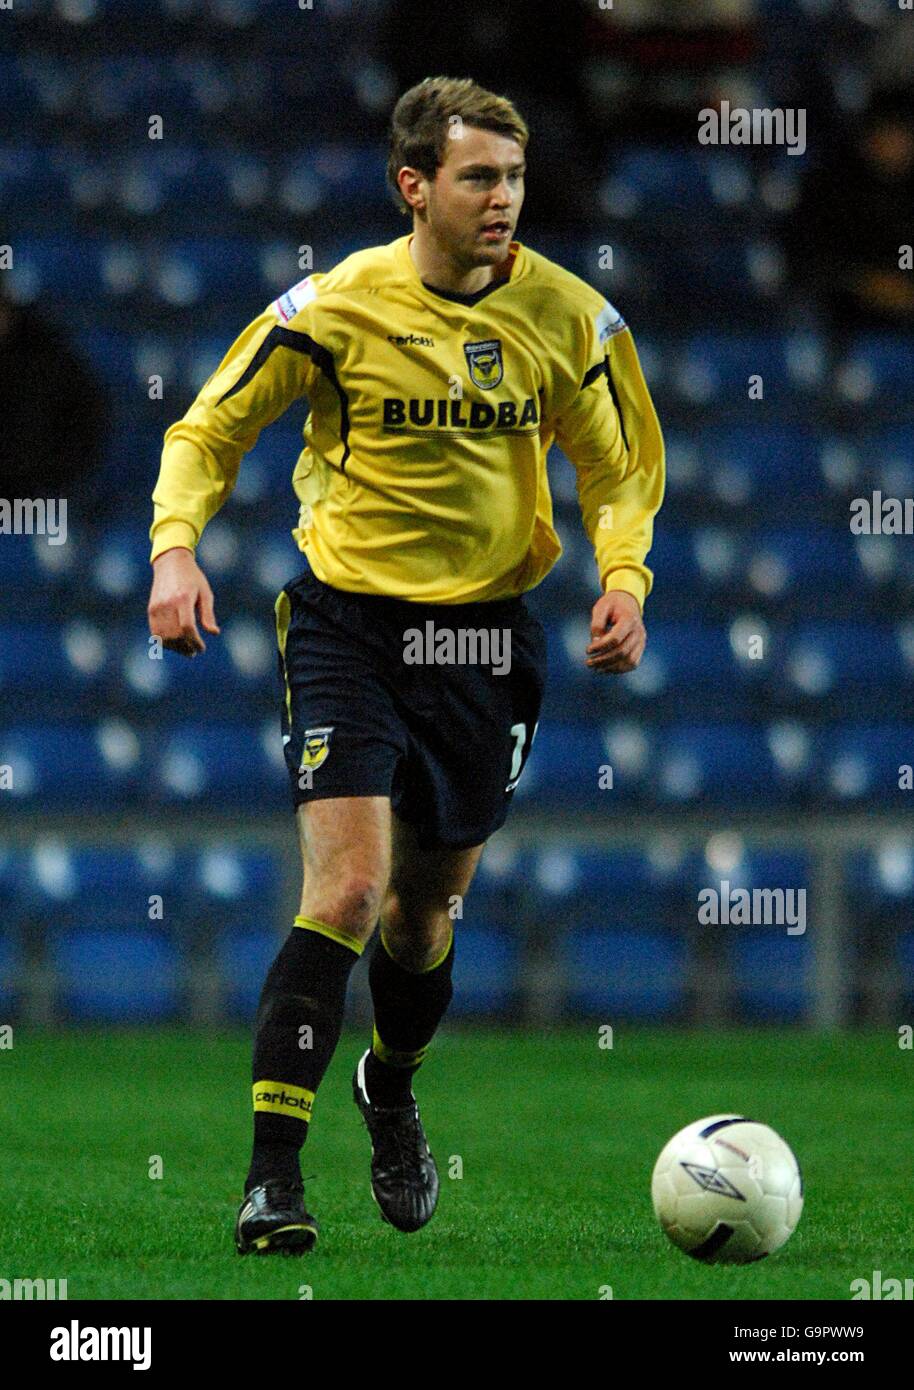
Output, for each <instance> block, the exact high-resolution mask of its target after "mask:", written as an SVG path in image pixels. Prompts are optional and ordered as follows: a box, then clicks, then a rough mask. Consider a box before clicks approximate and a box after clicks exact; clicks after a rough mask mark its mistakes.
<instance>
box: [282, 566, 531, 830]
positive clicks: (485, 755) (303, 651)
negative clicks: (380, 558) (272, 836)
mask: <svg viewBox="0 0 914 1390" xmlns="http://www.w3.org/2000/svg"><path fill="white" fill-rule="evenodd" d="M276 634H277V640H278V643H279V672H280V679H281V681H282V689H283V713H282V734H283V743H284V746H285V757H286V764H287V766H288V769H289V776H290V778H291V782H292V799H293V803H294V805H295V806H298V805H300V804H301V803H302V802H305V801H313V800H318V799H324V798H327V797H334V796H389V797H390V799H391V804H392V807H393V810H394V812H395V813H396V815H397V816H398V817H399V818H400V819H401V820H404V821H407V822H409V823H410V824H412V825H414V826H415V827H416V830H417V836H418V841H419V844H420V846H421V847H422V848H424V849H434V848H448V849H466V848H468V847H469V846H471V845H477V844H481V843H482V842H483V841H484V840H486V839H487V838H488V837H489V836H490V835H491V834H492V833H493V831H495V830H497V829H498V828H499V827H500V826H502V825H503V824H504V822H505V819H506V818H507V814H508V810H509V807H510V805H511V797H512V793H513V791H514V788H515V787H516V785H517V782H518V780H519V778H520V776H521V774H522V772H523V770H524V765H525V763H526V761H527V757H528V754H529V752H530V745H531V743H532V741H533V735H534V733H535V730H536V725H537V720H538V719H539V713H540V705H541V702H542V696H543V688H544V685H545V676H546V635H545V632H544V631H543V627H542V624H541V623H540V622H539V620H538V619H537V618H536V617H534V616H533V614H531V613H530V612H529V611H528V610H527V607H526V605H525V603H524V601H523V599H522V598H520V597H517V598H510V599H494V600H492V601H491V602H488V603H462V604H429V603H413V602H410V601H409V600H407V599H399V598H388V597H385V596H376V595H373V594H371V595H368V594H356V593H349V592H346V591H344V590H342V589H336V588H332V587H331V586H330V585H328V584H324V583H323V582H322V581H321V580H319V579H318V578H317V577H316V576H315V575H314V574H313V573H312V572H311V570H310V569H309V570H306V571H305V573H304V574H302V575H301V576H300V577H299V578H298V579H296V580H294V581H293V582H292V583H291V584H288V585H287V586H286V587H285V588H284V589H283V590H282V592H281V593H280V595H279V597H278V599H277V600H276Z"/></svg>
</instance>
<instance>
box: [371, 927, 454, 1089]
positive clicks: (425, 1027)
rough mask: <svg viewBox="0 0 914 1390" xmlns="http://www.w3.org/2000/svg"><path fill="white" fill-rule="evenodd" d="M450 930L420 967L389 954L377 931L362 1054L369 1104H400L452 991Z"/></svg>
mask: <svg viewBox="0 0 914 1390" xmlns="http://www.w3.org/2000/svg"><path fill="white" fill-rule="evenodd" d="M453 963H454V933H453V930H452V931H451V938H450V941H449V942H448V944H447V949H446V950H445V951H444V953H443V954H442V955H441V956H439V958H438V959H437V960H436V961H433V962H432V964H431V965H430V966H429V967H428V968H427V969H426V970H423V971H421V972H419V973H413V972H412V971H411V970H405V969H404V968H403V966H402V965H400V964H399V963H398V962H397V961H395V960H394V958H393V956H392V955H391V954H390V951H389V950H388V948H387V946H386V945H385V942H384V932H383V930H382V931H381V935H380V938H379V940H378V941H377V942H376V944H375V948H374V951H373V952H372V955H371V963H370V965H369V967H368V983H369V985H370V986H371V998H372V1002H373V1004H374V1030H373V1036H372V1044H371V1051H370V1052H369V1054H368V1056H367V1058H366V1059H365V1087H366V1089H367V1091H368V1099H369V1100H370V1101H371V1103H372V1104H373V1105H403V1104H405V1102H406V1101H408V1100H409V1097H410V1094H411V1092H412V1080H413V1076H414V1075H415V1073H416V1072H417V1071H418V1069H419V1067H420V1066H421V1065H422V1062H423V1059H424V1057H425V1054H426V1052H427V1051H428V1045H429V1043H430V1042H431V1040H432V1038H433V1037H434V1035H435V1030H436V1028H437V1027H438V1024H439V1023H440V1022H441V1020H442V1018H443V1017H444V1015H445V1012H446V1010H447V1006H448V1004H449V1003H450V1002H451V995H452V993H453V989H452V985H451V969H452V966H453Z"/></svg>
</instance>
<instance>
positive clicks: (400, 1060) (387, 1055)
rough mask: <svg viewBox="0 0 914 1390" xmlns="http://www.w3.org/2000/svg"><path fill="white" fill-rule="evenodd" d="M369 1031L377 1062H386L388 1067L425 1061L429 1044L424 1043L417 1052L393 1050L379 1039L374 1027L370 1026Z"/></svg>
mask: <svg viewBox="0 0 914 1390" xmlns="http://www.w3.org/2000/svg"><path fill="white" fill-rule="evenodd" d="M371 1031H372V1038H371V1050H372V1052H373V1053H374V1055H375V1056H376V1057H377V1059H378V1061H379V1062H386V1063H387V1065H388V1066H389V1067H418V1066H420V1065H421V1063H422V1062H424V1061H425V1054H426V1052H428V1049H429V1046H430V1044H428V1043H426V1045H425V1047H420V1048H419V1050H418V1052H395V1051H394V1049H393V1048H392V1047H388V1046H387V1044H386V1043H383V1042H382V1041H381V1039H380V1037H379V1036H378V1030H377V1028H376V1027H374V1026H372V1030H371Z"/></svg>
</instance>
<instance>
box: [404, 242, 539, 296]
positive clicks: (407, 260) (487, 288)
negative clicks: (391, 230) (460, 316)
mask: <svg viewBox="0 0 914 1390" xmlns="http://www.w3.org/2000/svg"><path fill="white" fill-rule="evenodd" d="M410 235H411V233H408V234H407V235H406V236H404V237H401V238H400V246H399V248H398V250H399V254H400V259H401V261H402V262H403V263H404V264H405V266H406V267H407V269H408V272H409V274H410V278H411V279H412V281H413V283H414V285H415V286H416V288H417V289H420V290H425V292H426V294H430V295H432V296H433V297H434V298H435V299H447V300H449V301H450V303H452V304H463V305H464V306H465V307H466V308H472V307H473V305H474V304H478V303H479V301H480V299H485V297H486V295H487V294H493V293H494V292H495V291H496V290H500V289H503V288H504V287H505V285H511V284H513V283H514V281H515V280H516V279H517V278H518V265H519V261H520V256H521V252H522V250H523V248H522V246H521V244H520V242H519V241H512V242H511V250H512V255H513V259H512V262H511V274H510V275H509V276H507V278H506V279H503V280H502V279H498V280H493V281H492V282H491V284H488V285H483V287H482V289H481V290H476V292H475V294H456V293H455V292H454V291H453V290H439V289H438V288H437V287H436V286H435V285H430V284H429V283H428V282H427V281H426V280H423V279H421V278H420V276H419V272H418V270H417V269H416V266H415V263H414V261H413V258H412V256H411V255H410V254H409V239H410Z"/></svg>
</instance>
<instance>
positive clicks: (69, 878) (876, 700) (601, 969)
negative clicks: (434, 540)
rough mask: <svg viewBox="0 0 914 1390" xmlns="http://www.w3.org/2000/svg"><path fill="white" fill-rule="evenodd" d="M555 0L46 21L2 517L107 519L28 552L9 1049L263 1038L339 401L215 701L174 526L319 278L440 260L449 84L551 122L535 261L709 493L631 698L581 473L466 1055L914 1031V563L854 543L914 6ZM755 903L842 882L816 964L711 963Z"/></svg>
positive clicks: (524, 236) (905, 222) (240, 626)
mask: <svg viewBox="0 0 914 1390" xmlns="http://www.w3.org/2000/svg"><path fill="white" fill-rule="evenodd" d="M530 8H531V7H530V6H529V5H522V4H521V3H520V0H488V3H487V4H486V5H484V6H480V7H478V8H471V9H467V7H465V6H445V7H440V6H429V5H427V4H425V3H420V2H419V0H313V8H310V9H301V8H299V7H298V6H297V5H296V4H295V3H294V0H260V2H259V3H254V2H253V0H53V2H52V0H16V3H15V6H14V8H13V10H11V11H8V12H4V13H3V14H2V15H0V45H2V46H0V88H2V91H3V93H4V98H3V102H2V127H0V130H2V133H0V208H2V222H0V245H2V246H3V247H9V248H11V257H10V255H9V253H7V264H6V268H5V269H4V271H3V274H2V276H0V363H2V370H0V422H2V424H0V464H2V467H0V477H2V485H0V493H2V496H3V497H4V498H8V499H11V498H16V497H20V498H21V497H26V498H29V497H56V498H59V497H65V498H67V500H68V522H67V526H68V536H67V540H66V543H65V544H59V545H55V544H50V543H49V541H48V538H47V537H45V536H40V535H39V536H29V535H7V534H5V535H2V536H0V702H2V720H0V778H2V781H3V788H2V790H0V817H2V823H0V1021H18V1020H21V1021H23V1022H28V1023H34V1024H50V1023H71V1022H94V1023H115V1022H138V1021H163V1022H164V1021H168V1020H174V1021H183V1022H190V1023H194V1024H198V1025H208V1024H211V1023H213V1022H214V1021H238V1022H242V1021H245V1020H249V1019H250V1018H251V1016H252V1014H253V1009H254V1006H255V1004H256V1000H257V996H258V993H259V990H260V986H261V982H262V979H263V976H264V974H265V971H266V969H267V967H268V964H269V962H270V960H271V959H272V957H273V954H274V953H275V950H276V948H277V944H278V942H279V940H280V939H281V937H282V936H284V935H285V933H286V932H287V930H288V928H289V926H290V925H291V920H292V916H293V915H294V912H295V911H296V910H297V893H298V887H299V878H300V868H299V855H298V848H297V844H296V837H295V829H294V821H293V818H292V816H291V814H290V811H289V807H288V788H287V775H286V772H285V769H284V763H283V758H282V748H281V743H280V732H279V685H278V679H277V673H276V656H275V644H274V636H273V614H272V606H273V601H274V598H275V595H276V593H277V592H278V590H279V589H280V588H281V587H282V585H283V584H285V583H286V582H287V581H289V580H290V579H291V578H292V577H293V576H294V575H295V574H296V573H298V572H299V571H300V569H301V567H302V557H301V556H300V554H299V552H298V551H297V549H296V547H295V545H294V542H293V541H292V539H291V537H290V530H291V527H292V526H293V525H295V524H296V519H297V508H296V506H295V503H294V498H293V494H292V491H291V484H290V477H291V472H292V468H293V466H294V462H295V459H296V457H297V455H298V452H299V448H300V431H301V427H302V424H303V421H304V416H305V409H306V408H305V405H304V403H300V407H298V408H294V409H292V410H290V411H289V412H288V414H287V415H286V416H285V417H283V418H282V419H281V420H280V421H278V422H277V423H276V424H275V425H274V426H273V427H272V428H270V429H269V430H267V431H266V432H265V433H264V434H263V435H262V436H261V438H260V441H259V443H258V444H257V447H256V449H255V450H254V451H253V452H252V453H251V454H250V455H249V456H248V457H247V458H246V460H245V461H244V463H243V464H242V469H241V476H240V480H239V484H238V487H237V490H236V492H235V495H234V496H233V497H232V499H231V500H230V502H229V503H228V504H227V506H226V507H225V508H224V510H223V511H222V512H221V513H220V514H219V516H218V517H217V518H216V519H215V520H214V521H213V522H212V523H211V524H210V526H209V528H208V529H207V531H206V533H205V535H204V537H203V540H202V542H201V545H200V548H199V552H198V558H199V560H200V562H201V564H202V566H203V568H204V570H205V572H206V573H207V575H208V576H209V579H210V581H211V583H212V585H213V588H214V590H215V594H216V607H217V613H218V614H219V617H220V619H221V623H222V629H223V635H222V637H221V638H219V639H210V641H209V644H208V650H207V653H206V655H205V657H203V658H202V659H200V660H197V661H195V662H193V663H190V662H185V661H183V660H182V659H181V658H179V657H177V656H172V655H171V654H169V653H166V654H165V658H164V660H160V661H156V660H150V658H149V647H148V641H147V625H146V618H145V605H146V601H147V597H148V589H149V583H150V577H151V571H150V569H149V566H148V551H149V544H148V539H147V531H148V527H149V524H150V521H151V502H150V500H149V495H150V493H151V491H152V488H153V485H154V482H155V478H156V474H157V470H158V461H159V453H160V449H161V440H162V435H163V433H164V430H165V428H166V427H167V426H168V425H169V424H170V423H171V422H172V421H173V420H175V419H177V418H179V417H180V416H181V415H182V414H183V413H184V411H185V410H186V408H187V406H188V405H189V404H190V402H191V401H192V399H193V397H194V395H195V394H196V391H197V390H198V388H199V387H200V386H201V385H202V383H203V382H204V381H205V380H206V378H207V377H208V376H209V375H210V373H211V372H212V370H213V369H214V367H215V365H216V364H217V363H218V361H219V360H220V358H221V356H222V355H223V353H224V351H225V349H226V347H227V346H228V344H229V343H230V342H231V341H232V340H233V339H234V338H235V337H236V336H237V334H238V332H239V331H240V330H241V328H242V327H243V326H244V325H245V324H246V323H248V322H249V321H250V320H251V319H252V318H253V317H254V316H255V315H256V314H258V313H259V312H260V311H261V310H262V309H263V307H264V306H265V304H266V303H267V302H268V301H269V300H271V299H273V298H275V297H276V296H277V294H279V293H280V292H281V291H282V290H283V289H285V288H287V287H288V286H289V285H290V284H292V283H294V282H295V281H297V280H298V279H300V278H301V276H302V274H303V273H304V272H303V271H302V270H301V269H300V268H299V261H298V256H299V248H300V247H302V246H308V247H310V248H312V252H313V268H314V269H317V270H323V269H328V268H330V267H331V266H332V265H333V264H335V263H336V262H337V261H338V260H339V259H341V258H342V257H343V256H344V255H346V254H347V253H349V252H350V251H352V250H355V249H357V248H359V247H362V246H367V245H373V244H377V243H381V242H387V241H390V240H392V239H393V238H394V237H396V236H399V235H402V234H403V233H404V232H405V231H406V230H408V228H407V225H406V223H405V220H404V219H402V218H401V217H400V216H399V215H398V213H397V211H396V210H395V208H394V207H393V204H392V203H391V202H390V201H389V199H388V195H387V193H386V190H385V184H384V162H385V127H386V122H387V119H388V116H389V113H390V110H391V108H392V106H393V104H394V102H395V100H396V97H397V95H398V94H399V93H400V92H401V91H402V90H404V89H405V87H406V86H408V85H410V84H412V83H413V82H415V81H417V80H418V79H420V78H421V77H423V76H427V75H433V74H437V73H446V74H449V75H454V76H465V75H469V76H472V77H474V78H475V79H476V80H477V81H479V82H482V83H483V84H485V85H488V86H491V87H493V88H495V89H496V90H498V91H500V92H504V93H506V94H507V95H509V96H510V97H511V98H513V99H514V100H515V101H516V102H517V104H518V105H519V107H520V109H521V111H522V112H523V114H524V115H525V116H526V118H527V120H528V122H529V124H530V126H531V130H532V140H531V146H530V151H529V170H530V172H529V180H528V197H527V204H526V207H525V211H524V214H523V216H522V220H521V226H520V233H519V234H520V237H521V240H523V241H524V242H525V243H527V244H529V245H530V246H532V247H533V248H535V249H537V250H539V251H541V252H543V253H545V254H546V255H548V256H551V257H553V258H554V259H556V260H558V261H559V262H561V263H562V264H564V265H566V266H567V267H568V268H570V269H572V270H574V271H575V272H576V273H578V274H579V275H581V276H582V277H583V278H584V279H586V280H587V281H588V282H589V283H591V284H592V285H594V286H596V287H598V288H599V289H600V290H601V291H602V292H603V293H604V294H605V295H606V296H607V297H608V298H609V299H610V300H612V302H613V303H614V304H616V305H617V307H618V308H619V309H620V310H621V311H622V313H623V315H624V317H625V318H626V320H627V321H628V322H629V324H630V325H631V326H632V329H633V331H634V334H635V340H636V343H637V344H638V347H639V350H640V353H641V357H642V362H643V365H644V368H645V372H646V375H647V377H648V380H649V383H650V386H651V388H652V391H653V395H654V400H655V403H656V406H657V409H658V413H659V415H660V419H661V423H662V426H663V428H664V432H665V436H666V440H667V445H668V457H669V483H668V493H667V500H666V503H665V505H664V508H663V510H662V512H661V514H660V517H659V520H658V523H657V528H656V540H655V545H654V549H653V551H652V554H651V557H650V558H649V563H650V564H651V565H652V567H653V568H654V570H655V575H656V578H655V589H654V593H653V594H652V596H651V597H650V599H649V601H648V607H647V612H646V617H647V626H648V633H649V643H648V648H647V652H646V655H645V658H644V661H643V663H642V665H641V667H640V668H639V670H638V671H637V672H635V673H633V674H632V675H629V676H627V677H625V678H624V679H621V680H615V679H614V680H604V681H601V680H598V679H595V678H594V677H593V676H591V675H590V674H589V673H588V672H587V671H586V669H585V668H584V666H583V664H582V653H583V648H584V646H585V644H586V631H587V628H588V618H589V611H590V606H591V604H592V602H593V600H594V598H595V596H596V592H597V588H596V583H597V581H596V573H595V568H594V563H593V554H592V550H591V547H590V546H589V544H588V542H587V540H586V538H585V536H584V534H583V530H582V527H581V522H580V515H579V512H578V509H577V504H576V500H575V491H574V473H573V470H572V468H571V465H570V464H569V462H568V461H567V460H566V459H564V458H563V457H562V455H561V454H560V452H559V451H558V450H555V451H554V452H553V455H552V456H551V458H550V478H551V483H552V487H553V492H554V497H555V502H556V515H557V526H558V530H559V531H560V533H561V536H562V539H563V543H564V545H565V555H564V557H563V558H562V560H561V561H560V562H559V563H558V565H557V566H556V568H555V570H554V571H553V573H552V574H551V575H550V576H549V578H548V579H547V581H546V582H544V583H543V584H542V585H541V586H540V587H539V588H538V589H536V590H535V591H533V592H532V594H531V595H530V596H529V600H528V601H529V603H530V605H531V607H532V608H533V609H534V611H535V612H536V613H537V614H538V615H539V616H540V617H541V619H542V620H543V622H544V623H545V624H546V627H547V629H548V632H549V636H550V685H549V690H548V695H547V703H546V707H545V712H544V717H543V720H542V723H541V725H540V729H539V733H538V736H537V741H536V744H535V746H534V750H533V753H532V756H531V760H530V763H529V766H528V769H527V771H526V773H525V775H524V777H523V779H522V781H521V783H520V786H519V789H518V792H517V794H516V799H515V807H514V810H513V812H512V815H511V818H510V819H509V822H508V825H507V827H506V828H505V830H503V831H502V832H500V833H499V834H498V835H497V836H496V837H495V838H494V839H493V841H492V842H491V844H490V846H489V848H488V850H487V852H486V854H485V856H484V858H483V862H482V866H481V869H480V871H479V874H478V876H477V881H476V884H475V886H474V888H473V890H472V893H471V894H470V896H469V897H468V899H467V902H466V905H465V912H464V918H463V921H462V923H461V925H460V930H459V937H458V950H457V963H456V968H455V978H456V995H455V1000H454V1004H453V1012H452V1014H451V1017H452V1018H454V1019H458V1018H460V1017H461V1016H462V1015H465V1016H468V1017H472V1018H474V1019H477V1020H480V1019H489V1018H491V1019H497V1020H502V1021H504V1020H511V1021H519V1022H520V1021H522V1022H525V1023H527V1024H535V1025H544V1024H546V1023H549V1022H552V1021H559V1020H562V1019H572V1018H573V1019H580V1018H582V1017H592V1018H593V1019H594V1020H597V1021H599V1022H604V1023H610V1024H614V1023H616V1022H617V1021H619V1020H623V1019H637V1020H644V1021H655V1020H658V1021H659V1020H663V1021H668V1022H673V1023H677V1022H683V1023H702V1024H706V1023H708V1022H721V1023H723V1022H729V1023H739V1022H744V1021H745V1022H762V1021H764V1022H772V1023H778V1024H784V1023H800V1024H814V1025H818V1026H842V1025H851V1024H854V1023H872V1022H884V1021H886V1020H888V1021H891V1020H897V1018H898V1017H899V1009H901V1008H903V1007H904V1006H906V1005H907V1006H908V1007H909V1006H910V1005H911V1004H912V1003H914V837H912V835H911V830H910V809H909V802H908V801H907V800H906V797H910V796H911V795H914V792H911V791H905V790H903V789H901V787H900V786H899V781H900V769H902V768H903V767H904V766H905V765H907V764H909V763H911V762H914V722H912V716H911V701H912V696H914V620H912V617H911V598H912V591H914V551H912V544H911V539H910V537H909V536H894V535H862V536H856V535H854V534H852V532H851V530H850V526H849V505H850V502H851V501H852V499H854V498H855V497H871V495H872V493H873V491H874V490H877V489H878V490H881V491H882V492H883V493H884V494H885V495H887V496H898V497H903V496H906V495H908V496H914V492H912V488H914V418H912V406H911V401H912V392H911V386H912V381H914V272H912V271H911V270H902V269H900V268H899V247H901V246H902V245H903V244H905V243H909V242H910V241H911V240H912V225H914V223H912V209H914V197H912V194H914V101H912V88H911V85H910V83H911V74H912V73H914V14H911V13H910V12H905V11H902V10H900V9H899V7H898V6H897V5H896V4H894V3H891V0H681V2H680V0H662V3H661V0H617V3H616V4H615V5H614V6H613V7H612V8H611V9H603V8H601V7H600V5H599V4H598V3H597V0H592V3H583V2H581V3H576V0H563V3H562V4H561V5H542V6H537V7H536V8H535V22H531V14H530ZM724 99H725V100H727V101H729V102H730V104H731V106H735V107H747V108H753V107H769V108H772V107H798V108H802V109H804V110H805V111H806V142H807V147H806V149H805V152H804V153H803V154H802V155H791V154H788V153H787V150H786V149H785V148H784V147H783V146H781V147H778V146H735V145H729V146H723V145H722V146H710V145H702V144H700V143H699V141H698V138H697V134H698V112H699V111H700V110H701V109H703V108H706V107H708V106H715V105H717V104H718V103H719V102H720V101H721V100H724ZM154 116H160V117H161V118H162V138H161V139H150V138H149V128H150V127H149V122H150V118H151V117H154ZM755 376H757V377H760V378H761V381H762V396H761V398H760V399H759V398H753V396H752V395H751V394H750V389H749V378H750V377H755ZM151 378H161V391H159V390H157V389H155V387H153V388H152V389H151V388H150V379H151ZM755 396H756V397H757V396H758V391H756V392H755ZM753 637H754V638H759V639H761V641H760V643H756V644H755V645H753V644H751V643H750V638H753ZM750 651H752V652H753V653H754V654H753V655H750V654H749V653H750ZM600 768H611V770H612V786H611V788H610V787H606V786H604V787H603V788H602V789H601V787H600V785H599V769H600ZM2 769H5V772H3V771H2ZM605 780H606V778H605V777H604V781H605ZM901 780H902V783H903V778H902V779H901ZM722 880H724V881H727V882H729V883H730V884H732V885H733V886H734V887H736V886H745V887H749V888H752V887H757V886H761V887H767V888H791V887H792V888H805V889H806V890H807V930H806V932H805V934H803V935H795V936H792V935H788V934H787V932H786V930H785V928H784V927H783V926H782V927H776V926H767V927H766V926H754V927H736V926H701V925H699V923H698V910H697V895H698V893H699V891H700V890H701V889H702V888H706V887H714V886H718V887H719V885H720V883H721V881H722ZM351 1005H352V1016H353V1017H365V1016H366V1015H367V1012H368V1001H367V991H366V979H365V971H364V965H363V964H360V966H359V968H358V970H357V972H356V975H355V977H354V983H353V996H352V1001H351Z"/></svg>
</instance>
